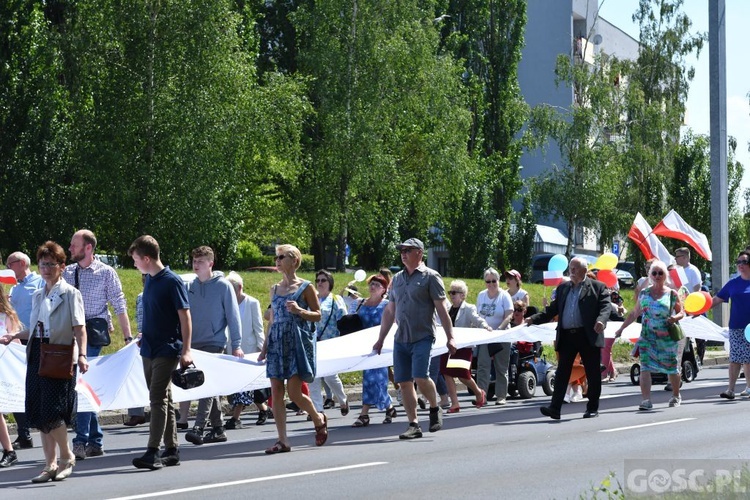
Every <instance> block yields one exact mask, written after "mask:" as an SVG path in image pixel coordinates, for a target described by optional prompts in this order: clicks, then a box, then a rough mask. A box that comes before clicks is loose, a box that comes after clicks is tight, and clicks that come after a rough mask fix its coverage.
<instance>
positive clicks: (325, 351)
mask: <svg viewBox="0 0 750 500" xmlns="http://www.w3.org/2000/svg"><path fill="white" fill-rule="evenodd" d="M621 324H622V323H617V322H610V323H609V324H608V325H607V329H606V331H605V336H606V337H610V338H611V337H614V333H615V331H616V330H617V329H618V328H619V327H620V325H621ZM680 324H681V325H682V327H683V330H684V331H685V335H687V336H690V337H694V338H703V339H706V340H718V341H722V342H724V341H725V340H726V331H722V329H721V328H720V327H719V326H717V325H715V324H714V323H712V322H711V321H709V320H708V319H706V318H705V317H702V316H700V317H697V318H688V319H685V320H683V321H682V322H681V323H680ZM556 326H557V324H556V323H547V324H544V325H536V326H530V327H525V326H519V327H515V328H511V329H510V330H505V331H502V332H500V331H497V330H495V331H492V332H488V331H486V330H483V329H478V328H454V329H453V331H454V337H455V340H456V346H457V347H459V348H461V347H469V346H474V345H481V344H487V343H489V342H516V341H525V342H535V341H542V342H544V343H552V341H553V340H554V339H555V328H556ZM395 328H396V327H395V326H394V327H393V328H392V329H391V333H390V334H389V335H388V337H387V338H386V341H385V344H384V346H383V349H382V353H381V354H380V355H377V354H375V353H374V352H373V351H372V345H373V344H374V343H375V341H376V340H377V337H378V333H379V331H380V327H378V326H375V327H372V328H368V329H366V330H362V331H360V332H356V333H353V334H350V335H347V336H345V337H339V338H335V339H330V340H326V341H323V342H319V343H318V347H317V352H318V357H317V375H318V376H320V377H324V376H328V375H333V374H336V373H346V372H352V371H360V370H366V369H370V368H382V367H385V366H391V365H392V364H393V333H394V332H395ZM640 329H641V325H639V324H637V323H633V324H632V325H630V326H629V327H628V328H627V329H626V330H625V332H624V334H623V338H625V339H637V338H638V336H639V335H640ZM446 351H447V349H446V347H445V332H444V331H443V329H442V328H441V327H438V328H437V333H436V339H435V344H434V346H433V349H432V355H433V356H438V355H440V354H443V353H444V352H446ZM192 356H193V360H194V361H195V365H196V366H197V367H198V368H200V369H201V370H203V372H204V373H205V378H206V382H205V383H204V384H203V385H202V386H201V387H197V388H195V389H190V390H189V391H184V390H182V389H180V388H178V387H174V386H172V391H173V398H174V400H175V401H176V402H179V401H187V400H197V399H200V398H205V397H210V396H215V395H217V394H221V395H227V394H233V393H235V392H242V391H249V390H253V389H262V388H264V387H269V386H270V383H269V381H268V379H267V378H266V367H265V365H264V364H260V363H258V362H257V357H258V354H257V353H255V354H251V355H248V356H246V357H245V359H238V358H235V357H233V356H230V355H226V354H209V353H205V352H202V351H197V350H193V351H192ZM89 364H90V367H89V371H88V372H87V373H86V374H85V375H83V376H81V377H80V378H79V383H78V385H77V387H76V388H77V390H78V391H79V394H81V395H82V396H84V397H79V398H78V408H79V410H81V411H97V410H117V409H124V408H132V407H137V406H148V404H149V401H148V390H147V388H146V379H145V378H144V375H143V365H142V362H141V357H140V354H139V351H138V347H137V346H136V345H135V343H132V344H130V345H128V346H126V347H123V348H122V349H120V350H119V351H117V352H116V353H114V354H110V355H107V356H100V357H98V358H93V359H91V360H90V361H89ZM25 377H26V348H25V347H24V346H21V345H19V344H10V345H8V346H2V345H0V412H2V413H10V412H23V411H24V398H25Z"/></svg>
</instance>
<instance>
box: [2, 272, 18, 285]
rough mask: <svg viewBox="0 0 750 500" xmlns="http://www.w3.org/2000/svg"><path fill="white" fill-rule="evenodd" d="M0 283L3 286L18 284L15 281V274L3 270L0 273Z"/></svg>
mask: <svg viewBox="0 0 750 500" xmlns="http://www.w3.org/2000/svg"><path fill="white" fill-rule="evenodd" d="M0 283H2V284H3V285H11V286H13V285H15V284H16V283H18V282H17V281H16V273H14V272H13V270H12V269H3V270H2V271H0Z"/></svg>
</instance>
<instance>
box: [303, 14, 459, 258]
mask: <svg viewBox="0 0 750 500" xmlns="http://www.w3.org/2000/svg"><path fill="white" fill-rule="evenodd" d="M433 9H434V5H433V4H432V2H417V1H415V0H411V1H405V2H396V3H394V2H387V1H383V0H354V1H352V0H347V1H344V0H331V1H329V2H320V3H316V4H311V5H308V6H305V8H300V9H299V10H298V11H297V13H296V15H295V16H294V19H295V26H296V30H297V34H298V37H299V40H301V42H300V46H299V49H298V50H299V59H298V68H299V71H300V72H301V73H302V74H303V75H305V76H310V77H311V78H312V80H313V83H312V88H311V101H312V102H313V103H314V106H315V111H316V119H315V122H314V123H313V124H312V125H311V127H310V131H309V143H308V144H307V152H308V155H309V156H308V161H307V163H306V167H305V169H304V171H303V173H302V177H303V178H304V181H305V182H304V184H303V185H300V190H298V191H295V192H294V195H293V197H294V198H296V199H297V200H299V203H300V205H299V209H300V213H303V214H304V216H305V220H306V221H307V222H308V223H309V224H310V228H311V232H312V237H313V250H314V253H315V257H316V265H323V260H322V259H323V252H324V249H325V248H326V247H327V246H328V245H330V244H333V247H334V248H336V250H337V252H336V253H337V259H336V267H337V268H339V269H343V265H344V260H343V259H344V247H345V244H346V242H347V241H348V242H350V244H351V246H352V248H353V250H354V251H355V253H359V252H383V253H380V254H379V255H376V256H375V257H374V258H372V257H367V256H365V257H364V258H365V259H369V261H371V262H372V261H375V262H378V263H383V262H389V261H390V260H391V258H392V257H393V253H392V252H393V243H395V242H396V241H397V240H398V239H399V237H400V236H403V235H404V234H409V235H410V236H412V235H415V236H421V237H423V238H424V237H425V235H426V234H427V230H428V228H429V227H430V226H431V225H432V224H434V223H435V222H437V221H438V220H439V219H440V217H441V215H442V214H443V212H444V209H445V208H446V207H448V206H449V205H450V204H451V203H453V202H454V200H455V199H456V198H457V192H458V186H459V185H460V183H459V182H458V180H459V179H460V176H461V174H462V172H463V170H464V167H465V163H466V148H465V137H466V130H467V126H468V114H467V113H466V111H465V106H464V102H463V98H462V94H461V89H460V85H459V74H460V73H459V71H460V68H458V67H457V66H456V65H455V64H454V62H453V60H452V58H450V57H445V56H440V55H438V32H437V29H436V28H435V26H434V24H433V22H432V16H431V12H432V10H433Z"/></svg>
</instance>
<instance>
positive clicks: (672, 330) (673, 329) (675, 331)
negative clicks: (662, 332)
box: [667, 292, 685, 342]
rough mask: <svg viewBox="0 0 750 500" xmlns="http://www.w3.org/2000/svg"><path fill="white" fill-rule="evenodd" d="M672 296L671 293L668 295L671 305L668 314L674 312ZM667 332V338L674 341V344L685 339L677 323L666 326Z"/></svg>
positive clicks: (673, 294)
mask: <svg viewBox="0 0 750 500" xmlns="http://www.w3.org/2000/svg"><path fill="white" fill-rule="evenodd" d="M674 296H675V293H674V292H672V293H671V295H670V302H671V304H672V307H671V309H670V312H672V311H673V310H674ZM667 331H668V332H669V338H670V339H672V340H674V341H675V342H677V341H680V340H682V339H684V338H685V333H684V332H683V331H682V327H681V326H680V323H679V322H675V323H672V324H671V325H669V326H667Z"/></svg>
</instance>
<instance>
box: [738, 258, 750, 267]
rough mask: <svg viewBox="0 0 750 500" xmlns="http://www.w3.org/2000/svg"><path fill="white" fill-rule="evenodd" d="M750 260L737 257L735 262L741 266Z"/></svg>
mask: <svg viewBox="0 0 750 500" xmlns="http://www.w3.org/2000/svg"><path fill="white" fill-rule="evenodd" d="M748 262H750V261H747V260H745V259H737V260H736V261H734V263H735V264H737V265H738V266H741V265H743V264H744V265H747V263H748Z"/></svg>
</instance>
